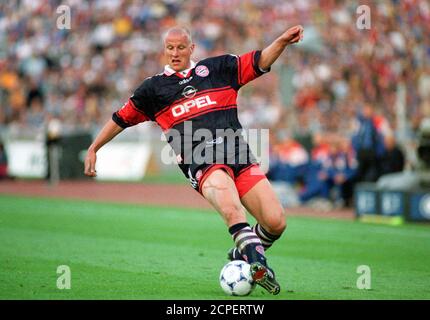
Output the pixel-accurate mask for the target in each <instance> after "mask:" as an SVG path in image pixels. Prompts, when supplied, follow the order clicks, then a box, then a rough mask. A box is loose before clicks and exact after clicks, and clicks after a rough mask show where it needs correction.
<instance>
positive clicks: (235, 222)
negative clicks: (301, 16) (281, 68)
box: [85, 25, 303, 294]
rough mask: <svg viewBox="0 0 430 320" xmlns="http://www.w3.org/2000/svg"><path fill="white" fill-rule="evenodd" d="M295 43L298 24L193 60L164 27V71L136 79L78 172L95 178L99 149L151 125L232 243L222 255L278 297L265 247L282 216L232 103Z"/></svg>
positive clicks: (187, 43) (189, 47)
mask: <svg viewBox="0 0 430 320" xmlns="http://www.w3.org/2000/svg"><path fill="white" fill-rule="evenodd" d="M302 38H303V27H302V26H300V25H298V26H294V27H292V28H290V29H288V30H286V31H285V32H284V33H283V34H282V35H280V36H279V37H278V38H277V39H276V40H274V41H273V42H272V43H271V44H270V45H269V46H268V47H266V48H265V49H264V50H262V51H260V50H255V51H252V52H248V53H245V54H243V55H241V56H236V55H231V54H228V55H222V56H218V57H212V58H207V59H203V60H201V61H199V62H194V61H192V60H191V55H192V53H193V50H194V47H195V45H194V44H193V42H192V39H191V34H190V32H189V31H188V30H187V29H186V28H183V27H173V28H171V29H169V30H168V31H167V32H166V33H165V35H164V38H163V41H164V55H165V58H166V60H167V65H166V66H165V68H164V72H163V73H160V74H157V75H155V76H153V77H149V78H147V79H145V80H144V81H143V82H142V84H141V85H140V86H139V87H138V88H137V89H136V90H135V92H134V93H133V95H132V96H131V97H130V98H129V99H128V101H127V103H125V104H124V106H123V107H122V108H121V109H119V110H118V111H117V112H115V113H114V114H113V116H112V119H111V120H109V121H108V122H107V123H106V124H105V126H104V127H103V128H102V130H101V131H100V133H99V134H98V135H97V137H96V138H95V140H94V141H93V143H92V144H91V146H90V147H89V148H88V152H87V155H86V158H85V174H86V175H88V176H91V177H94V176H96V170H95V167H96V153H97V151H98V150H99V149H100V148H101V147H102V146H103V145H105V144H106V143H107V142H109V141H110V140H111V139H113V138H114V137H115V136H116V135H117V134H119V133H120V132H121V131H122V130H124V129H125V128H127V127H130V126H133V125H136V124H138V123H141V122H144V121H155V122H156V123H157V124H158V125H159V126H160V127H161V128H162V130H163V132H164V133H165V135H166V137H167V141H168V142H169V144H170V145H171V147H172V149H173V150H174V152H175V154H176V156H177V160H178V165H179V167H180V169H181V170H182V171H183V173H184V175H185V176H186V177H188V179H189V180H190V182H191V186H192V187H193V188H194V189H196V190H197V191H198V192H199V193H201V195H202V196H203V197H204V198H205V199H207V201H209V202H210V203H211V204H212V206H213V207H214V208H215V209H216V210H217V211H218V212H219V213H220V214H221V216H222V217H223V219H224V221H225V223H226V225H227V226H228V228H229V232H230V234H231V235H232V237H233V240H234V242H235V247H234V248H233V249H231V250H230V251H229V253H228V258H229V259H230V260H237V259H241V260H245V261H247V262H248V263H249V264H250V265H251V272H252V276H253V279H254V280H255V281H256V283H257V284H259V285H260V286H262V287H263V288H265V289H266V290H267V291H268V292H270V293H272V294H278V293H279V291H280V285H279V283H278V282H277V281H276V279H275V274H274V272H273V270H272V269H271V268H270V267H269V266H268V263H267V260H266V257H265V250H267V249H269V248H270V247H271V246H272V244H273V243H274V242H275V241H276V240H277V239H279V237H280V236H281V234H282V233H283V231H284V230H285V228H286V218H285V213H284V211H283V208H282V206H281V204H280V202H279V200H278V199H277V197H276V195H275V193H274V191H273V189H272V187H271V185H270V183H269V181H268V180H267V178H266V176H265V175H264V173H263V172H262V171H261V170H260V169H259V166H258V163H257V162H256V160H255V158H254V156H253V155H252V152H251V151H250V149H249V147H248V144H247V143H246V142H245V141H244V139H243V137H242V136H241V135H237V134H235V133H236V132H237V131H240V129H241V128H242V127H241V125H240V123H239V120H238V116H237V105H236V98H237V92H238V90H239V89H240V88H241V87H242V86H243V85H245V84H246V83H248V82H250V81H251V80H253V79H255V78H257V77H259V76H261V75H263V74H264V73H266V72H269V71H270V66H271V65H272V64H273V63H274V62H275V61H276V59H277V58H278V57H279V56H280V55H281V53H282V52H283V51H284V50H285V48H286V47H287V46H288V45H291V44H294V43H297V42H299V41H300V40H301V39H302ZM199 129H200V133H201V129H204V130H206V131H204V132H206V135H204V137H203V142H202V141H194V139H193V140H192V141H191V143H188V144H187V143H186V142H184V141H185V140H186V139H187V138H189V135H190V134H191V135H194V134H197V131H198V130H199ZM207 132H209V133H211V135H207ZM232 136H233V141H234V142H233V144H231V139H230V138H231V137H232ZM200 137H201V135H200ZM198 140H201V139H198ZM229 141H230V142H229ZM202 146H203V148H202ZM232 146H233V147H232ZM202 150H203V152H202ZM195 151H200V153H199V152H197V153H196V152H195ZM195 154H205V155H204V156H203V161H197V160H196V159H195V157H194V156H193V155H195ZM198 160H202V159H198ZM242 205H243V206H242ZM244 207H245V208H246V209H247V210H248V211H249V212H250V213H251V214H252V215H253V216H254V217H255V218H256V220H257V222H258V223H257V224H256V225H254V226H253V227H251V226H250V225H249V224H248V223H247V219H246V213H245V211H244Z"/></svg>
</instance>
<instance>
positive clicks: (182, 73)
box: [164, 60, 196, 78]
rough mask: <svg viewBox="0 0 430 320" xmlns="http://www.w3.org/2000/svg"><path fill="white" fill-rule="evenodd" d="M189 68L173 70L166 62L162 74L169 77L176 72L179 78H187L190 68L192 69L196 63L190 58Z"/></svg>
mask: <svg viewBox="0 0 430 320" xmlns="http://www.w3.org/2000/svg"><path fill="white" fill-rule="evenodd" d="M190 64H191V68H188V69H185V70H182V71H179V72H176V71H175V70H173V69H172V68H171V67H170V66H169V65H168V64H166V65H165V66H164V74H165V75H166V76H168V77H170V76H171V75H172V74H176V75H177V76H178V77H181V78H188V77H189V76H190V73H191V70H193V69H194V68H195V67H196V63H195V62H194V61H193V60H191V61H190Z"/></svg>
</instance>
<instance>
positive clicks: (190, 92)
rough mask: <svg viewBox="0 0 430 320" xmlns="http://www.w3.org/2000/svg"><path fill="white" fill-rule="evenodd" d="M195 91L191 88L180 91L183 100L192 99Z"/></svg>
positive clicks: (187, 87)
mask: <svg viewBox="0 0 430 320" xmlns="http://www.w3.org/2000/svg"><path fill="white" fill-rule="evenodd" d="M196 92H197V89H196V88H194V87H193V86H186V87H185V88H184V90H183V91H182V95H183V96H184V97H185V98H193V97H194V96H195V95H196Z"/></svg>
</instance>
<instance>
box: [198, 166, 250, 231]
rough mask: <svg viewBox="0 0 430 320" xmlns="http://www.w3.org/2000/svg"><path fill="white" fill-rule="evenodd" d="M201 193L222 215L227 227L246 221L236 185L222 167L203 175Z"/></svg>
mask: <svg viewBox="0 0 430 320" xmlns="http://www.w3.org/2000/svg"><path fill="white" fill-rule="evenodd" d="M201 193H202V195H203V197H205V199H206V200H208V201H209V202H210V203H211V204H212V206H213V207H214V208H215V209H216V210H217V211H218V212H219V213H220V214H221V215H222V217H223V219H224V221H225V222H226V224H227V225H228V226H229V227H230V226H232V225H234V224H236V223H240V222H245V221H246V215H245V210H244V209H243V207H242V204H241V202H240V199H239V194H238V192H237V189H236V185H235V184H234V181H233V179H232V178H231V177H230V175H229V174H228V173H227V172H226V171H224V170H223V169H217V170H214V171H212V172H210V173H209V174H208V176H207V177H205V180H204V181H203V185H202V186H201Z"/></svg>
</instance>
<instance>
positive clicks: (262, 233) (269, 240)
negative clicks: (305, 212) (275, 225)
mask: <svg viewBox="0 0 430 320" xmlns="http://www.w3.org/2000/svg"><path fill="white" fill-rule="evenodd" d="M252 231H254V233H255V234H256V235H257V236H258V237H259V238H260V240H261V244H262V245H263V247H264V250H267V249H269V248H270V247H271V246H272V244H273V243H274V242H275V241H276V240H278V239H279V238H280V237H281V235H274V234H271V233H269V232H268V231H267V230H266V229H264V228H263V227H262V226H261V224H259V223H257V224H255V225H254V226H253V227H252Z"/></svg>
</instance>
